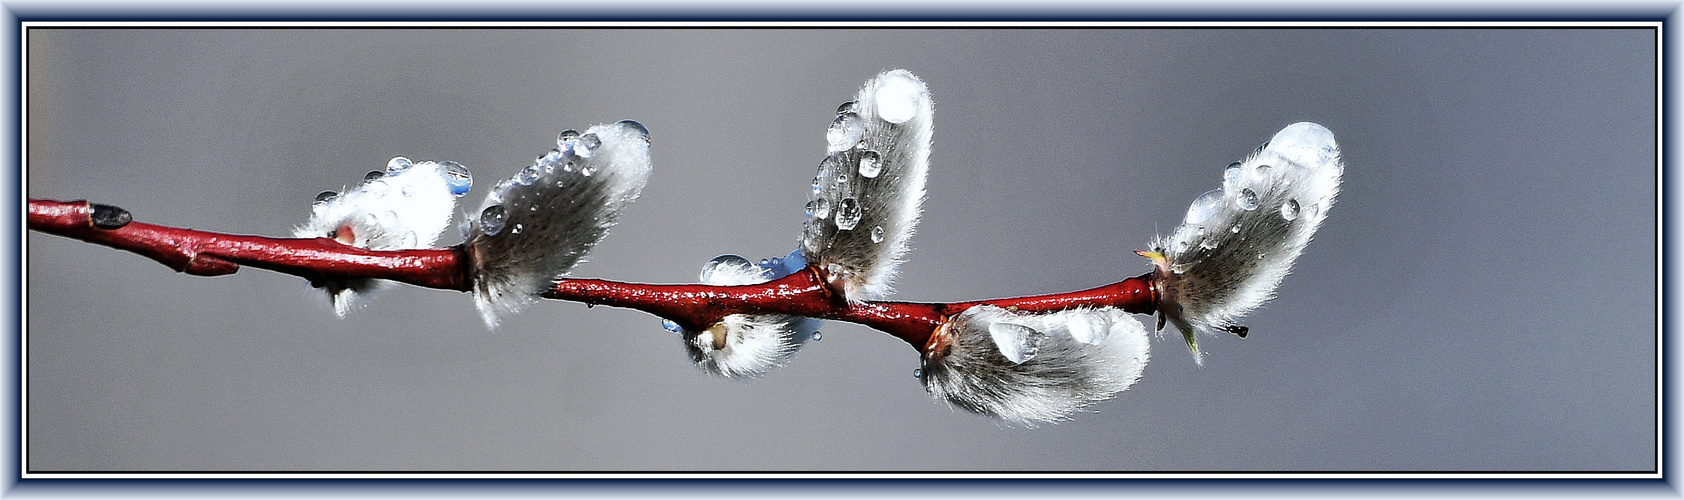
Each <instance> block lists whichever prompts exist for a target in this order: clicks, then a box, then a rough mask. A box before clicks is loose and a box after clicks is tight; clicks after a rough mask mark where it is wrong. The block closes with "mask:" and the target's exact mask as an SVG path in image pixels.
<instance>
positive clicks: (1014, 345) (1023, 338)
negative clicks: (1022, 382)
mask: <svg viewBox="0 0 1684 500" xmlns="http://www.w3.org/2000/svg"><path fill="white" fill-rule="evenodd" d="M988 335H989V336H991V337H993V338H994V345H995V346H997V347H999V348H1000V354H1003V355H1005V356H1006V359H1009V360H1011V362H1013V363H1017V364H1022V363H1023V362H1025V361H1029V360H1031V359H1034V358H1035V355H1036V354H1039V353H1040V352H1041V342H1042V341H1044V340H1046V338H1047V335H1046V334H1044V333H1041V332H1038V331H1035V329H1034V328H1030V327H1027V326H1023V325H1019V324H1016V323H990V324H989V325H988Z"/></svg>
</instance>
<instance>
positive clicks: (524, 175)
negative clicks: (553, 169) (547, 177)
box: [515, 165, 544, 186]
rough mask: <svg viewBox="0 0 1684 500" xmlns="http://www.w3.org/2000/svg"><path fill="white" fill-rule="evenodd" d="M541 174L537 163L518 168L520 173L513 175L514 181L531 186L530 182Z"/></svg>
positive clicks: (536, 179) (536, 180) (534, 180)
mask: <svg viewBox="0 0 1684 500" xmlns="http://www.w3.org/2000/svg"><path fill="white" fill-rule="evenodd" d="M543 174H544V172H543V171H542V170H539V169H538V166H537V165H527V166H526V168H523V169H520V175H516V176H515V182H519V183H520V185H522V186H531V185H532V183H534V182H538V176H541V175H543Z"/></svg>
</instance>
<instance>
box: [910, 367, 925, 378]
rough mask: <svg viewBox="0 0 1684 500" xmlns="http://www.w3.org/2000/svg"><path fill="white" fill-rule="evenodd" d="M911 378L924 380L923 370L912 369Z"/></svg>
mask: <svg viewBox="0 0 1684 500" xmlns="http://www.w3.org/2000/svg"><path fill="white" fill-rule="evenodd" d="M912 378H924V369H923V368H913V369H912Z"/></svg>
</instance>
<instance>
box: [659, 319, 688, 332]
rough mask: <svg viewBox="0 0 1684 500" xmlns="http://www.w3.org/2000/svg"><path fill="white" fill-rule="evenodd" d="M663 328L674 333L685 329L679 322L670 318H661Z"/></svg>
mask: <svg viewBox="0 0 1684 500" xmlns="http://www.w3.org/2000/svg"><path fill="white" fill-rule="evenodd" d="M661 328H663V329H665V330H666V331H669V332H672V333H678V332H679V331H681V330H683V329H684V328H681V327H679V326H678V323H674V322H672V320H670V319H663V320H661Z"/></svg>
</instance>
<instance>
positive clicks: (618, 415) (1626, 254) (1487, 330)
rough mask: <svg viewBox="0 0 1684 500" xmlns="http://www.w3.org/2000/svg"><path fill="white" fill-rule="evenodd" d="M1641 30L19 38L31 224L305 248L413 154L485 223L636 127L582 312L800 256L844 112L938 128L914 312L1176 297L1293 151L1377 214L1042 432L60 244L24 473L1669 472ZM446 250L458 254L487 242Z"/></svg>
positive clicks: (851, 331)
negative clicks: (611, 133) (1191, 244)
mask: <svg viewBox="0 0 1684 500" xmlns="http://www.w3.org/2000/svg"><path fill="white" fill-rule="evenodd" d="M1655 35H1656V32H1655V31H1654V30H1650V29H1559V30H1533V29H1503V30H1485V29H1452V30H1437V29H1401V30H1394V29H1363V30H1344V29H1333V30H1320V29H1285V30H1277V29H1245V30H1233V29H1192V30H1169V29H1147V30H1076V29H1061V30H1028V29H1007V30H969V29H945V30H919V29H896V30H835V29H820V30H756V31H738V30H653V31H645V30H606V29H599V30H549V29H529V30H508V31H505V30H426V29H383V30H339V29H317V30H232V29H220V30H174V29H149V30H120V29H119V30H76V29H51V30H40V29H32V30H30V31H29V32H28V33H27V37H28V38H27V42H28V52H27V54H26V57H27V61H26V62H27V64H28V75H27V76H28V79H27V82H26V83H27V91H28V94H27V100H26V105H27V112H28V122H27V125H28V140H27V143H26V146H27V147H28V151H27V154H28V161H29V164H28V170H27V171H26V176H27V179H26V186H27V190H28V193H27V194H28V196H31V197H45V198H54V199H63V200H69V199H84V198H85V199H91V200H95V201H99V202H103V203H109V204H114V205H118V206H121V207H124V208H127V209H129V210H131V211H132V212H133V213H134V214H135V216H136V218H137V219H138V220H143V221H147V222H154V223H160V224H169V225H178V226H186V227H193V228H199V229H207V230H216V231H225V232H235V233H248V234H264V235H275V236H284V235H287V234H289V233H290V230H291V228H292V226H293V225H294V224H297V223H299V222H302V221H303V219H304V218H305V217H306V216H307V214H308V209H309V202H310V200H311V198H312V197H313V196H314V195H315V194H316V193H317V192H318V191H321V190H324V189H337V188H339V187H341V186H343V185H345V184H349V183H352V182H353V181H356V180H358V179H360V178H361V175H362V173H363V172H365V171H367V170H370V169H377V168H380V167H382V166H383V165H384V164H385V162H386V159H387V158H390V157H391V156H394V155H405V156H409V157H411V158H418V159H420V158H427V159H440V160H444V159H449V160H455V161H459V162H462V163H464V164H466V165H468V166H469V167H470V168H472V169H473V171H474V173H475V181H476V184H475V187H474V190H473V192H471V193H470V194H469V196H468V197H467V198H466V199H465V200H464V202H465V203H464V204H465V205H469V206H477V204H478V200H479V199H480V198H481V197H482V196H483V195H484V193H485V192H487V191H488V189H489V186H490V185H491V184H493V183H494V182H495V181H496V180H497V179H499V178H503V177H507V176H509V175H512V174H514V173H515V171H516V170H518V169H519V168H520V167H521V166H523V165H525V164H526V162H530V161H531V159H532V158H533V157H534V156H536V155H537V154H539V153H542V152H543V151H546V150H547V149H548V148H549V147H551V146H552V145H553V140H554V138H555V135H556V133H557V132H559V131H560V130H562V129H565V128H582V127H584V126H588V125H591V124H595V123H602V122H609V121H613V120H618V119H622V118H635V119H638V120H640V121H642V122H643V123H645V124H646V125H647V126H648V127H649V128H650V129H651V131H652V132H653V140H654V143H653V144H654V146H653V147H654V160H655V168H656V170H655V174H654V177H653V178H652V180H651V182H650V184H649V186H648V188H647V189H645V190H644V192H643V197H642V199H641V200H639V201H638V202H636V203H634V204H632V206H631V207H630V208H629V209H628V211H627V212H626V213H625V214H624V217H623V219H622V224H621V225H620V226H619V227H617V228H615V229H614V230H613V231H612V232H611V233H610V235H609V237H608V238H607V239H606V240H605V241H604V242H603V243H602V245H600V246H599V247H598V248H597V250H596V251H595V252H593V254H592V255H591V257H590V261H589V262H587V263H585V264H583V265H581V266H580V267H579V268H577V269H576V270H575V273H574V274H575V275H577V276H589V277H605V278H611V279H618V280H626V281H643V282H691V281H694V280H695V278H696V272H697V270H698V269H699V267H700V266H701V264H702V263H703V262H705V261H707V260H708V259H709V258H712V257H713V256H715V255H718V254H721V253H739V254H742V255H745V256H748V257H750V258H755V259H758V258H761V257H772V256H781V255H783V254H784V253H787V252H788V251H789V250H790V249H792V248H793V246H794V243H795V240H796V237H797V234H798V232H799V230H800V227H801V220H802V213H801V206H802V204H803V203H804V202H805V199H806V198H805V191H806V186H807V184H808V183H809V181H810V179H811V176H812V175H813V172H814V170H815V169H816V167H817V163H818V160H819V159H820V157H821V156H822V154H823V151H824V150H823V147H824V139H823V137H824V130H825V127H826V125H827V124H828V122H829V118H830V117H831V114H832V112H833V110H834V109H835V107H836V105H837V104H839V103H841V102H842V101H844V100H846V99H848V98H849V97H850V96H851V95H852V94H853V92H854V91H855V90H856V89H857V88H858V86H859V85H860V84H861V83H863V82H864V81H866V80H867V79H869V78H871V77H872V76H873V75H875V74H876V73H877V72H879V71H882V70H886V69H892V68H906V69H909V70H911V71H913V72H914V73H916V74H918V75H919V76H920V77H922V78H924V79H925V81H926V82H928V84H929V86H930V88H931V91H932V93H933V96H934V98H935V99H936V108H935V109H936V115H935V122H936V125H935V145H934V152H933V154H932V170H931V179H930V182H929V189H930V191H929V199H928V202H927V203H926V211H925V215H924V221H923V223H922V224H921V226H920V227H919V229H918V235H917V236H916V237H915V238H914V240H913V246H914V250H913V252H912V253H911V254H910V258H911V261H910V262H908V263H907V264H906V265H905V267H904V268H903V269H904V274H903V277H902V279H901V280H900V281H899V283H898V287H897V288H898V290H899V293H898V294H897V295H896V298H899V299H905V300H920V301H948V300H962V299H976V298H985V297H997V296H1010V295H1021V294H1029V293H1045V292H1055V291H1068V290H1075V289H1080V288H1087V287H1091V286H1095V285H1099V284H1104V283H1109V282H1112V281H1116V280H1118V279H1122V278H1125V277H1128V276H1133V275H1137V274H1140V273H1142V272H1145V271H1147V270H1148V268H1149V266H1148V262H1147V261H1145V260H1144V259H1141V258H1139V257H1136V256H1134V255H1132V254H1131V253H1130V251H1131V250H1136V249H1142V248H1144V247H1145V244H1146V242H1147V241H1148V240H1149V239H1150V238H1151V237H1152V236H1153V235H1154V234H1156V233H1159V232H1167V231H1169V230H1170V229H1172V228H1173V227H1174V225H1175V224H1176V223H1177V222H1178V221H1179V220H1180V218H1181V216H1182V214H1183V213H1184V211H1185V209H1186V206H1187V204H1188V203H1189V202H1191V201H1192V199H1193V198H1194V197H1196V196H1197V195H1198V194H1200V193H1202V192H1204V191H1205V190H1207V189H1210V188H1213V187H1215V186H1217V185H1218V184H1219V180H1220V174H1221V170H1222V168H1223V167H1224V166H1225V165H1227V163H1228V162H1230V161H1233V160H1237V159H1239V158H1240V157H1242V156H1243V155H1245V154H1246V153H1248V152H1250V151H1251V150H1252V148H1254V147H1256V146H1257V145H1258V144H1260V143H1262V142H1263V141H1264V140H1266V139H1268V138H1269V136H1270V135H1272V134H1273V133H1274V132H1275V131H1277V130H1279V129H1280V128H1281V127H1283V126H1285V125H1287V124H1289V123H1292V122H1295V121H1303V120H1309V121H1315V122H1319V123H1321V124H1323V125H1326V126H1327V127H1328V128H1330V129H1331V130H1333V131H1334V133H1335V134H1336V135H1337V137H1338V140H1339V143H1340V145H1341V147H1342V148H1343V151H1344V154H1345V158H1346V161H1347V165H1348V166H1347V170H1346V179H1345V183H1344V192H1343V193H1342V194H1341V196H1340V199H1339V203H1338V205H1337V206H1335V207H1334V208H1333V210H1332V213H1331V214H1330V217H1329V219H1328V220H1327V222H1326V224H1325V226H1324V227H1323V228H1322V230H1321V231H1320V233H1319V234H1318V235H1317V237H1316V241H1315V242H1314V243H1312V244H1311V245H1310V247H1309V249H1308V251H1307V252H1306V253H1305V255H1304V256H1303V257H1302V258H1301V259H1300V260H1299V263H1298V266H1297V267H1296V269H1295V272H1294V274H1293V275H1292V276H1290V277H1288V278H1287V279H1286V281H1285V282H1284V284H1283V285H1282V287H1281V289H1280V292H1281V295H1280V297H1279V298H1277V299H1276V300H1274V301H1272V302H1270V303H1269V304H1268V305H1267V306H1266V307H1265V308H1264V309H1263V310H1261V311H1259V312H1257V313H1254V314H1253V315H1252V316H1251V317H1250V318H1249V319H1248V320H1247V322H1246V323H1247V324H1248V325H1249V326H1250V327H1251V332H1252V335H1251V337H1250V338H1247V339H1243V340H1241V339H1236V338H1232V337H1225V338H1215V339H1207V341H1206V342H1205V343H1204V344H1205V348H1206V349H1207V350H1208V351H1209V354H1208V357H1207V359H1206V363H1205V365H1204V366H1203V367H1199V366H1196V365H1194V363H1193V362H1192V360H1191V358H1190V356H1189V355H1188V354H1187V352H1186V350H1185V348H1184V347H1183V346H1182V345H1181V342H1180V340H1178V339H1177V338H1176V336H1175V335H1173V334H1172V335H1168V336H1165V337H1163V338H1161V339H1159V340H1157V341H1156V342H1154V344H1153V348H1154V352H1153V358H1154V359H1153V360H1152V362H1151V363H1150V364H1149V365H1148V366H1147V368H1146V372H1145V375H1144V377H1143V378H1142V379H1141V381H1140V382H1139V383H1138V384H1137V385H1136V386H1135V387H1134V388H1132V389H1130V390H1129V391H1127V392H1124V393H1122V394H1120V395H1119V396H1118V397H1116V398H1115V399H1112V400H1110V401H1107V402H1105V403H1103V404H1101V405H1098V406H1097V407H1096V408H1095V409H1096V410H1097V413H1091V414H1083V415H1080V416H1078V417H1077V418H1076V419H1075V420H1074V421H1072V422H1066V423H1062V424H1058V425H1050V426H1043V427H1041V428H1038V429H1023V428H1014V427H1007V426H1003V425H1001V424H999V423H997V422H995V421H993V420H990V419H987V418H983V417H978V416H975V415H971V414H968V413H964V412H962V411H956V410H951V409H949V408H948V407H947V406H945V405H944V404H942V403H939V402H936V401H934V400H933V399H931V398H930V397H929V396H928V395H927V394H925V393H924V392H923V390H922V388H921V386H920V385H919V384H918V383H917V381H916V380H915V379H914V378H913V377H912V370H913V368H916V367H917V366H918V360H917V354H916V352H915V351H913V350H912V349H910V348H909V347H908V346H907V345H905V344H904V343H902V342H901V341H899V340H896V339H894V338H891V337H889V336H887V335H883V334H880V333H877V332H874V331H872V330H868V329H866V328H863V327H859V326H857V325H850V324H838V323H829V324H827V325H826V327H825V328H824V333H825V336H824V340H823V341H822V342H818V343H811V344H808V346H807V347H806V348H805V349H804V350H803V352H801V353H800V354H799V355H798V356H796V357H795V358H794V360H793V361H792V362H791V363H790V364H789V365H788V366H786V367H785V368H783V369H781V370H778V371H776V372H774V373H772V374H771V375H769V376H767V377H765V378H763V379H760V380H756V381H752V382H748V383H740V382H732V381H727V380H721V379H715V378H711V377H709V376H706V375H703V374H701V373H700V372H697V371H696V370H695V369H694V368H692V367H691V366H689V363H688V360H687V358H686V357H685V355H684V354H683V350H682V348H681V346H680V344H679V341H678V339H676V338H675V336H674V335H672V334H669V333H667V332H665V331H663V330H662V329H661V327H660V322H659V320H658V319H657V318H655V317H652V316H649V315H646V314H643V313H640V312H636V311H631V310H624V309H614V308H604V307H599V308H595V309H591V310H587V309H586V308H585V307H584V306H582V305H578V304H572V303H561V302H546V303H544V304H540V305H538V306H536V307H533V308H531V309H529V310H528V311H527V312H526V313H524V314H522V315H519V316H516V317H513V318H510V319H507V320H506V321H505V323H504V326H503V327H502V328H500V329H498V330H497V331H494V332H491V331H487V330H486V329H485V327H484V326H482V325H481V323H480V322H479V319H478V317H477V315H476V314H475V313H474V311H473V306H472V303H471V301H470V300H469V298H468V297H467V296H466V295H463V294H459V293H454V292H445V291H437V290H425V289H419V288H410V287H405V288H401V289H398V290H395V291H393V292H391V293H388V294H386V295H384V296H381V297H379V298H378V299H376V300H375V301H374V302H373V304H372V305H370V306H369V307H367V308H364V309H362V310H360V311H357V312H356V313H355V314H354V315H353V316H352V317H350V318H348V319H344V320H340V319H336V318H335V317H334V316H333V314H332V312H331V310H330V309H329V308H328V307H327V306H326V302H325V300H323V299H322V298H320V297H317V296H316V294H315V293H314V292H313V291H312V290H310V289H309V288H308V286H307V285H306V284H305V282H304V281H303V280H301V279H299V278H296V277H292V276H286V275H281V274H276V273H271V272H266V271H262V270H256V269H246V270H243V271H241V272H240V273H238V274H236V275H233V276H225V277H218V278H199V277H191V276H186V275H180V274H176V273H174V272H172V271H171V270H169V269H167V268H165V267H163V266H160V265H158V264H156V263H153V262H151V261H149V260H146V259H144V258H142V257H139V256H136V255H133V254H128V253H123V252H117V251H114V250H111V249H109V248H105V247H100V246H95V245H89V244H85V243H80V242H76V241H72V240H68V239H64V238H59V237H56V236H47V235H42V234H39V233H33V232H31V233H28V235H27V237H26V239H25V243H26V245H27V252H28V254H27V262H26V266H27V271H28V277H27V282H26V293H27V298H26V306H27V310H26V314H27V317H26V326H27V341H28V344H27V345H26V350H27V354H28V366H27V370H28V371H27V377H26V382H27V390H28V393H27V403H28V407H27V414H26V416H27V418H28V422H27V423H28V427H27V430H26V437H27V439H28V443H27V444H28V448H27V450H26V451H27V455H26V457H25V458H26V463H27V466H28V468H29V469H30V470H35V471H106V470H248V471H267V470H517V471H526V470H561V471H569V470H585V471H602V470H637V471H692V470H702V471H714V470H733V471H734V470H857V471H897V470H983V471H1030V470H1103V471H1252V470H1256V471H1275V470H1312V471H1324V470H1334V471H1342V470H1363V471H1370V470H1398V471H1419V470H1428V471H1438V470H1480V471H1534V470H1549V471H1591V470H1624V471H1633V470H1652V469H1653V468H1654V467H1655V466H1656V464H1655V452H1656V450H1655V444H1656V437H1655V426H1656V422H1655V412H1656V408H1655V390H1656V367H1655V359H1656V335H1657V325H1656V300H1655V297H1656V295H1657V292H1656V289H1655V283H1656V278H1655V276H1656V270H1657V264H1656V246H1655V245H1656V238H1657V235H1658V231H1657V227H1656V222H1655V221H1656V212H1655V210H1656V206H1657V186H1658V184H1657V171H1658V169H1657V165H1656V143H1655V135H1656V127H1657V124H1656V121H1655V111H1656V108H1655V106H1656V88H1655V80H1656V75H1655V63H1656V54H1655ZM453 233H454V232H452V234H447V236H446V237H445V238H444V240H443V241H442V242H441V243H442V244H446V245H448V244H454V243H456V242H458V241H459V238H458V237H457V236H456V235H454V234H453Z"/></svg>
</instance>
